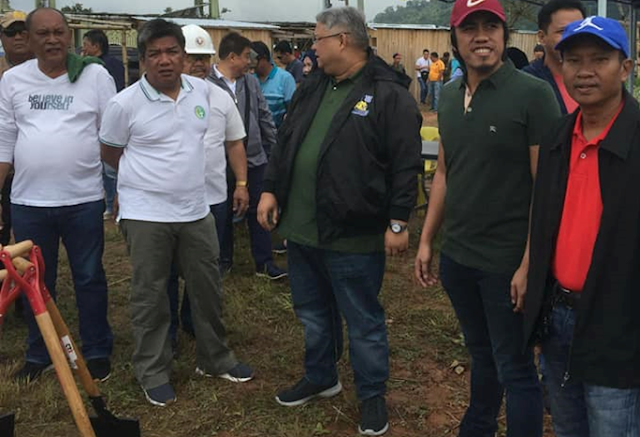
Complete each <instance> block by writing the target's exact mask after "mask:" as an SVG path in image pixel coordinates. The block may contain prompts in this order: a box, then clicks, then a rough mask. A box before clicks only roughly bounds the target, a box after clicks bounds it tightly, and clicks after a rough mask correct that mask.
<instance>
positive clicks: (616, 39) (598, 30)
mask: <svg viewBox="0 0 640 437" xmlns="http://www.w3.org/2000/svg"><path fill="white" fill-rule="evenodd" d="M584 34H590V35H594V36H597V37H598V38H600V39H601V40H603V41H604V42H606V43H607V44H609V45H610V46H611V47H613V48H614V49H616V50H620V51H621V52H622V53H624V55H625V56H626V57H627V58H628V57H629V39H628V38H627V32H626V31H625V30H624V27H622V25H621V24H620V23H619V22H617V21H616V20H612V19H611V18H604V17H598V16H592V17H587V18H585V19H584V20H578V21H574V22H573V23H571V24H569V25H568V26H567V28H566V29H565V30H564V33H563V34H562V39H561V40H560V42H559V43H558V45H557V46H556V50H559V51H563V50H564V48H565V46H566V44H567V42H568V41H570V40H571V39H572V38H573V37H575V36H578V35H584Z"/></svg>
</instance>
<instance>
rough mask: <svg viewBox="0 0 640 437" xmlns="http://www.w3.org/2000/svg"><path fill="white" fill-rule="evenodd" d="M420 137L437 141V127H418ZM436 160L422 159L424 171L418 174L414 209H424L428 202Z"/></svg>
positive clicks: (438, 138)
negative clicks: (416, 198)
mask: <svg viewBox="0 0 640 437" xmlns="http://www.w3.org/2000/svg"><path fill="white" fill-rule="evenodd" d="M420 137H421V138H422V140H423V141H439V140H440V132H439V131H438V128H437V127H433V126H424V127H422V128H421V129H420ZM437 166H438V162H437V161H434V160H432V159H425V160H424V169H423V170H424V173H423V174H419V175H418V205H417V206H416V209H426V208H427V206H428V204H429V200H428V199H429V193H430V192H431V183H432V182H433V175H434V174H435V173H436V167H437Z"/></svg>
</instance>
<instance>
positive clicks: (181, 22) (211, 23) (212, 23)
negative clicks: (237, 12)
mask: <svg viewBox="0 0 640 437" xmlns="http://www.w3.org/2000/svg"><path fill="white" fill-rule="evenodd" d="M133 18H134V19H136V20H140V21H150V20H153V19H154V18H163V19H165V20H167V21H171V22H173V23H176V24H177V25H178V26H186V25H187V24H195V25H196V26H200V27H204V28H207V27H208V28H225V29H228V28H235V29H264V30H278V29H280V27H279V26H273V25H271V24H262V23H249V22H246V21H230V20H214V19H211V18H175V17H144V16H140V17H133Z"/></svg>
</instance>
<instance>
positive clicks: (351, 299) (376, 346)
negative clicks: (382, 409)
mask: <svg viewBox="0 0 640 437" xmlns="http://www.w3.org/2000/svg"><path fill="white" fill-rule="evenodd" d="M287 254H288V264H289V281H290V284H291V296H292V300H293V309H294V311H295V313H296V316H298V318H299V319H300V321H301V322H302V325H303V326H304V342H305V358H304V367H305V377H306V378H307V379H308V380H309V381H311V382H312V383H314V384H317V385H331V384H335V383H336V382H337V381H338V370H337V368H336V362H337V361H338V360H339V358H340V356H341V353H342V321H341V317H340V314H342V316H343V317H344V319H345V321H346V322H347V330H348V334H349V357H350V359H351V366H352V368H353V373H354V376H355V384H356V390H357V394H358V398H359V399H360V400H365V399H369V398H372V397H374V396H378V395H384V393H385V391H386V381H387V379H388V378H389V344H388V341H387V327H386V325H385V316H384V309H383V308H382V306H381V305H380V302H379V301H378V294H379V293H380V288H381V286H382V278H383V276H384V266H385V255H384V253H382V252H380V253H368V254H352V253H343V252H335V251H331V250H322V249H316V248H312V247H309V246H302V245H299V244H296V243H294V242H292V241H289V242H288V243H287Z"/></svg>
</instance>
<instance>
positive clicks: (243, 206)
mask: <svg viewBox="0 0 640 437" xmlns="http://www.w3.org/2000/svg"><path fill="white" fill-rule="evenodd" d="M182 33H183V34H184V38H185V51H186V52H187V57H186V58H185V63H184V70H183V71H182V72H183V73H184V74H188V75H189V76H194V77H199V78H200V79H204V78H206V77H207V74H209V69H210V68H211V57H212V56H213V55H215V54H216V51H215V49H214V48H213V41H211V36H209V33H207V31H206V30H204V29H203V28H202V27H200V26H196V25H195V24H188V25H186V26H183V27H182ZM207 84H208V85H209V92H210V98H209V100H210V102H211V108H210V109H211V114H210V116H209V128H208V129H207V133H206V134H205V137H204V149H205V159H206V163H205V173H206V175H205V181H206V184H205V189H206V195H207V205H209V208H210V209H211V214H213V218H214V219H215V221H216V231H217V232H216V234H217V236H218V241H220V235H222V233H223V232H224V226H225V221H226V217H227V155H228V157H229V158H228V160H229V166H230V167H231V169H232V171H233V174H234V176H235V179H236V186H235V188H234V190H233V200H232V202H233V212H234V213H235V214H238V215H242V214H244V213H245V212H246V211H247V208H248V207H249V190H248V189H247V154H246V152H245V149H244V143H243V141H242V140H243V139H244V137H245V136H246V133H245V130H244V123H243V122H242V117H240V113H239V112H238V108H237V107H236V104H235V102H234V101H233V99H232V98H231V96H229V94H227V93H226V92H225V91H223V90H222V88H220V87H218V86H215V85H214V84H213V83H211V82H209V81H207ZM174 265H175V264H174ZM174 270H175V269H174ZM167 291H168V293H169V299H170V304H171V330H170V332H171V346H172V348H173V349H174V355H175V353H177V345H178V325H179V324H180V325H182V329H183V330H184V331H185V332H187V333H188V334H190V335H194V332H193V320H192V317H191V307H190V304H189V295H188V293H187V289H186V288H185V292H184V295H183V298H182V305H181V306H180V311H178V307H179V294H178V273H177V271H174V272H172V273H171V278H170V279H169V289H168V290H167ZM178 312H179V313H180V316H179V317H178ZM178 320H179V323H178Z"/></svg>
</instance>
